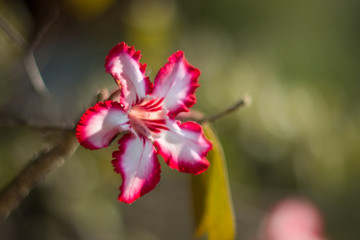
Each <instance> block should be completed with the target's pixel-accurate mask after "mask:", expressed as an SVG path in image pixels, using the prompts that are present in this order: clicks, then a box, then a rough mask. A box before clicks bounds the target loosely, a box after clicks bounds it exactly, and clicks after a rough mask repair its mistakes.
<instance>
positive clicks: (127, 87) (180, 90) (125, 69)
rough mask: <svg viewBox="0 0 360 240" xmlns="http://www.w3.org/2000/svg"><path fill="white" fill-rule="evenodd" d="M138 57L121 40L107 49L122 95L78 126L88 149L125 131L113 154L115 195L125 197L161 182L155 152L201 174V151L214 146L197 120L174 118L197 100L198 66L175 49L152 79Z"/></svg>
mask: <svg viewBox="0 0 360 240" xmlns="http://www.w3.org/2000/svg"><path fill="white" fill-rule="evenodd" d="M140 58H141V55H140V52H139V51H135V49H134V47H129V46H128V45H127V44H125V43H124V42H122V43H119V44H118V45H116V46H115V47H114V48H113V49H111V50H110V52H109V55H108V56H107V57H106V61H105V68H106V71H107V72H108V73H110V74H111V75H112V76H113V78H114V80H115V81H116V83H117V84H118V85H119V87H120V99H119V101H110V100H108V101H105V102H99V103H97V104H96V105H95V106H93V107H91V108H89V109H88V110H87V111H86V112H85V113H84V114H83V116H82V117H81V119H80V121H79V123H78V125H77V128H76V137H77V139H78V140H79V142H80V144H81V145H82V146H84V147H86V148H88V149H92V150H94V149H99V148H103V147H107V146H108V145H109V144H110V143H111V141H112V140H113V139H114V138H115V137H116V136H117V135H118V134H119V133H121V132H125V135H123V136H122V138H121V139H120V140H119V150H118V151H115V152H113V158H114V159H113V160H112V163H113V166H114V168H115V171H116V172H118V173H120V174H121V176H122V179H123V182H122V185H121V187H120V195H119V200H120V201H122V202H125V203H132V202H133V201H135V200H136V199H137V198H139V197H141V196H142V195H144V194H146V193H148V192H150V191H151V190H153V189H154V188H155V186H156V184H157V183H158V182H159V180H160V164H159V162H158V159H157V154H159V155H161V156H162V157H163V158H164V160H165V162H166V163H167V164H168V165H169V166H170V167H171V168H173V169H177V170H179V171H180V172H185V173H191V174H199V173H202V172H203V171H205V170H206V169H207V168H208V166H209V162H208V160H207V159H206V158H205V157H206V155H207V153H208V151H209V150H210V149H211V148H212V145H211V143H210V142H209V141H208V140H207V139H206V138H205V136H204V134H203V131H202V128H201V126H200V125H199V124H197V123H195V122H185V123H180V121H177V120H175V117H176V116H177V114H178V113H180V112H187V111H189V108H190V107H192V106H193V105H194V104H195V102H196V98H195V95H194V94H195V91H196V88H197V87H199V84H198V77H199V75H200V71H199V70H198V69H197V68H195V67H193V66H191V65H190V64H189V63H188V62H187V60H186V59H185V57H184V53H183V52H182V51H178V52H176V53H174V54H173V55H171V56H170V58H169V61H168V63H166V64H165V66H164V67H162V68H161V69H160V71H159V72H158V74H157V76H156V78H155V81H154V84H152V83H151V82H150V80H149V78H148V77H146V76H145V68H146V65H145V64H141V63H140V62H139V60H140Z"/></svg>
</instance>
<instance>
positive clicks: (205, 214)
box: [192, 123, 235, 240]
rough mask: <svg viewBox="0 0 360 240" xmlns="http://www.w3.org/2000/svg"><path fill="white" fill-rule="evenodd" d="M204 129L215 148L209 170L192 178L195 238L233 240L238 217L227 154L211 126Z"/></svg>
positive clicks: (210, 158)
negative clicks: (233, 198)
mask: <svg viewBox="0 0 360 240" xmlns="http://www.w3.org/2000/svg"><path fill="white" fill-rule="evenodd" d="M203 129H204V133H205V135H206V136H207V138H208V139H209V140H210V141H211V142H212V144H213V149H212V150H211V151H210V152H209V153H208V156H207V159H208V160H209V162H210V167H209V169H208V170H207V171H206V172H204V173H203V174H200V175H197V176H193V179H192V190H193V200H194V213H195V220H196V224H197V229H196V232H195V236H196V237H201V236H202V235H204V234H207V236H208V239H209V240H218V239H222V240H233V239H234V238H235V216H234V208H233V202H232V198H231V192H230V186H229V180H228V173H227V167H226V161H225V156H224V152H223V149H222V146H221V144H220V142H219V140H218V138H217V136H216V133H215V132H214V130H213V128H212V127H211V125H210V124H209V123H204V124H203Z"/></svg>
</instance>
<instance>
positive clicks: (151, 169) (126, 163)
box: [112, 133, 160, 204]
mask: <svg viewBox="0 0 360 240" xmlns="http://www.w3.org/2000/svg"><path fill="white" fill-rule="evenodd" d="M119 144H120V147H119V151H115V152H113V158H115V159H114V160H113V161H112V163H113V165H114V168H115V171H116V172H118V173H120V174H121V176H122V179H123V183H122V185H121V187H120V195H119V201H121V202H125V203H128V204H130V203H132V202H134V201H135V200H136V199H138V198H139V197H141V196H143V195H144V194H146V193H148V192H150V191H151V190H153V189H154V188H155V186H156V184H157V183H158V182H159V181H160V164H159V161H158V159H157V157H156V153H155V148H154V146H153V144H152V142H151V141H150V140H148V139H147V138H143V137H137V136H136V135H134V134H132V133H127V134H126V135H124V136H123V137H122V138H121V139H120V140H119Z"/></svg>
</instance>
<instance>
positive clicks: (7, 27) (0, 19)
mask: <svg viewBox="0 0 360 240" xmlns="http://www.w3.org/2000/svg"><path fill="white" fill-rule="evenodd" d="M0 27H1V28H2V29H3V31H4V32H5V33H6V35H7V36H8V37H9V38H10V40H12V41H14V42H16V43H17V44H18V45H19V46H20V47H22V48H23V49H27V48H28V47H29V44H28V43H27V41H26V40H25V38H23V36H21V34H20V33H19V32H18V31H17V30H16V29H15V28H14V27H13V26H12V25H11V24H10V23H9V22H8V21H7V20H6V19H5V17H4V16H3V15H2V14H1V13H0Z"/></svg>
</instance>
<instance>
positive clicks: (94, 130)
mask: <svg viewBox="0 0 360 240" xmlns="http://www.w3.org/2000/svg"><path fill="white" fill-rule="evenodd" d="M129 123H130V122H129V119H128V115H127V113H126V112H125V111H124V109H123V106H122V105H121V104H120V103H118V102H113V101H106V102H99V103H97V104H96V105H95V106H93V107H91V108H89V109H88V110H87V111H86V112H85V113H84V114H83V115H82V117H81V119H80V121H79V123H78V125H77V126H76V137H77V139H78V141H79V143H80V144H81V145H82V146H84V147H86V148H89V149H99V148H103V147H107V146H109V144H110V143H111V141H112V140H113V139H114V138H115V137H116V136H117V134H118V133H119V132H121V131H125V130H128V129H129Z"/></svg>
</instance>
